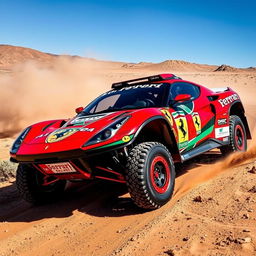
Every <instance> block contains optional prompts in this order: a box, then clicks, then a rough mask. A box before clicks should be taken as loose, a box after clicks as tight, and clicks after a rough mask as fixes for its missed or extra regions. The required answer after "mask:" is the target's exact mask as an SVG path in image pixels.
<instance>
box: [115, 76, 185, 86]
mask: <svg viewBox="0 0 256 256" xmlns="http://www.w3.org/2000/svg"><path fill="white" fill-rule="evenodd" d="M171 79H179V80H180V79H181V78H180V77H177V76H175V75H173V74H161V75H154V76H147V77H141V78H136V79H132V80H127V81H123V82H118V83H113V84H112V88H113V89H120V88H123V87H128V86H133V85H137V84H138V83H147V82H150V83H151V82H160V81H163V80H171Z"/></svg>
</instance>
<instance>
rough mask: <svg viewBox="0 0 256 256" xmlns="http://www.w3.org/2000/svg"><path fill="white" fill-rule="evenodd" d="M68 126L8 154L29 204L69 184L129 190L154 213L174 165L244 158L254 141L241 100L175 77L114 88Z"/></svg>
mask: <svg viewBox="0 0 256 256" xmlns="http://www.w3.org/2000/svg"><path fill="white" fill-rule="evenodd" d="M76 112H77V115H76V116H75V117H73V118H71V119H69V120H51V121H44V122H41V123H37V124H34V125H31V126H29V127H28V128H26V129H25V130H24V131H23V132H22V133H21V134H20V135H19V137H18V138H17V139H16V141H15V142H14V144H13V146H12V148H11V152H10V153H11V161H13V162H16V163H19V166H18V170H17V177H16V178H17V182H16V183H17V187H18V190H19V192H20V194H21V196H22V197H23V198H24V199H25V200H27V201H28V202H31V203H36V204H37V203H41V202H44V201H47V200H49V199H52V198H55V197H57V196H58V195H60V194H61V193H62V192H63V190H64V189H65V184H66V181H73V180H87V179H104V180H109V181H114V182H120V183H125V184H126V185H127V187H128V191H129V193H130V195H131V198H132V199H133V201H134V202H135V204H136V205H138V206H139V207H142V208H144V209H156V208H159V207H161V206H162V205H164V204H165V203H167V202H168V201H169V200H170V198H171V196H172V193H173V189H174V180H175V167H174V163H178V162H180V163H182V162H184V161H186V160H188V159H191V158H192V157H195V156H198V155H200V154H202V153H204V152H206V151H209V150H211V149H214V148H220V150H221V152H222V153H224V154H227V153H230V152H234V151H244V150H246V148H247V139H250V138H251V134H250V130H249V126H248V123H247V120H246V116H245V111H244V108H243V105H242V103H241V100H240V98H239V96H238V94H237V93H236V92H234V91H233V90H232V89H230V88H220V89H211V90H210V89H207V88H205V87H204V86H201V85H198V84H195V83H192V82H188V81H185V80H182V79H181V78H179V77H177V76H175V75H173V74H161V75H154V76H149V77H143V78H138V79H134V80H129V81H124V82H119V83H114V84H113V85H112V90H110V91H108V92H106V93H104V94H102V95H101V96H99V97H98V98H97V99H95V100H94V101H93V102H91V103H90V104H89V105H88V106H87V107H85V108H78V109H76Z"/></svg>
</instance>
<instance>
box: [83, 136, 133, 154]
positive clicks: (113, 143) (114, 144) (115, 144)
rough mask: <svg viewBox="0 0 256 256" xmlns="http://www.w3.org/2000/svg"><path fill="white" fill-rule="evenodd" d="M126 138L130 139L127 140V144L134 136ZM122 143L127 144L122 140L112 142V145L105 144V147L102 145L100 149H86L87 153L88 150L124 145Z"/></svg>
mask: <svg viewBox="0 0 256 256" xmlns="http://www.w3.org/2000/svg"><path fill="white" fill-rule="evenodd" d="M128 136H129V137H130V140H129V141H128V142H130V141H131V140H132V138H133V136H134V134H132V135H128ZM124 143H127V142H124V141H123V140H118V141H115V142H112V143H110V144H107V145H103V146H100V147H96V148H92V149H88V151H89V150H96V149H102V148H108V147H112V146H117V145H120V144H124Z"/></svg>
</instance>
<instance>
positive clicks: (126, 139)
mask: <svg viewBox="0 0 256 256" xmlns="http://www.w3.org/2000/svg"><path fill="white" fill-rule="evenodd" d="M130 140H131V137H130V136H127V135H126V136H124V137H123V138H122V141H123V142H128V141H130Z"/></svg>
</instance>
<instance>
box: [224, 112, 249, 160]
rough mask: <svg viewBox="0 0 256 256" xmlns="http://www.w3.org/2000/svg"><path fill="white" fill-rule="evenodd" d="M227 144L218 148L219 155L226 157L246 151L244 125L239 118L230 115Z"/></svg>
mask: <svg viewBox="0 0 256 256" xmlns="http://www.w3.org/2000/svg"><path fill="white" fill-rule="evenodd" d="M229 134H230V140H229V144H228V145H226V146H223V147H221V148H220V150H221V153H222V154H224V155H227V154H229V153H232V152H236V151H246V149H247V140H246V130H245V127H244V124H243V122H242V120H241V119H240V117H239V116H236V115H232V116H230V120H229Z"/></svg>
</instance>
